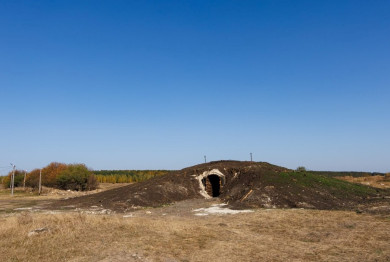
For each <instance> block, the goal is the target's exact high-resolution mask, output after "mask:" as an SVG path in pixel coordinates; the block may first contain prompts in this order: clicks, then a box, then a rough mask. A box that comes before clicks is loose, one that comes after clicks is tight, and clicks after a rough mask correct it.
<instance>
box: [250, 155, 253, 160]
mask: <svg viewBox="0 0 390 262" xmlns="http://www.w3.org/2000/svg"><path fill="white" fill-rule="evenodd" d="M250 154H251V162H253V160H252V153H250Z"/></svg>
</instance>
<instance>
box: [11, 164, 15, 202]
mask: <svg viewBox="0 0 390 262" xmlns="http://www.w3.org/2000/svg"><path fill="white" fill-rule="evenodd" d="M11 166H12V169H13V170H12V175H11V196H13V195H14V187H15V165H14V164H12V163H11Z"/></svg>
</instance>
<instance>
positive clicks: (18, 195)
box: [0, 183, 129, 213]
mask: <svg viewBox="0 0 390 262" xmlns="http://www.w3.org/2000/svg"><path fill="white" fill-rule="evenodd" d="M127 185H129V184H127V183H123V184H111V183H101V184H100V185H99V188H98V189H96V190H92V191H84V192H77V191H70V190H68V191H65V190H58V189H54V188H46V187H43V189H42V193H41V195H38V192H37V191H33V190H32V189H31V188H26V189H25V190H24V189H22V188H15V190H14V196H11V190H10V189H4V188H3V189H0V213H3V212H13V211H15V210H14V209H17V210H19V211H21V210H28V209H32V208H35V209H39V208H41V207H42V206H46V205H49V204H51V203H53V201H54V200H60V199H62V200H64V199H67V198H73V197H78V196H85V195H91V194H96V193H99V192H104V191H107V190H110V189H115V188H120V187H123V186H127Z"/></svg>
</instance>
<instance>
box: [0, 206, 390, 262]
mask: <svg viewBox="0 0 390 262" xmlns="http://www.w3.org/2000/svg"><path fill="white" fill-rule="evenodd" d="M220 225H224V226H220ZM389 227H390V221H389V220H385V219H382V218H380V217H375V216H370V215H358V214H355V213H353V212H345V211H318V210H297V209H290V210H277V209H275V210H263V209H260V210H257V211H256V212H254V213H249V214H240V215H228V216H209V217H195V216H184V217H182V216H164V217H160V216H158V217H157V216H153V215H152V216H140V217H137V216H136V217H131V218H123V217H122V216H120V215H86V214H82V213H59V214H37V213H32V214H29V213H19V214H15V215H13V216H1V217H0V252H1V254H4V255H3V257H2V261H69V260H73V261H100V260H104V259H105V260H104V261H115V260H118V259H119V260H120V259H122V260H121V261H126V258H129V259H128V260H130V258H131V257H132V256H134V255H135V254H137V256H140V257H141V256H142V257H144V258H145V257H146V258H148V259H149V260H151V261H166V260H169V259H175V260H177V261H206V260H212V261H268V260H272V261H286V260H297V261H303V260H304V261H308V260H309V261H314V260H316V261H340V260H351V261H387V260H389V259H390V249H389V248H388V243H389V242H390V232H389V230H388V228H389ZM37 228H48V231H45V232H43V233H39V234H36V235H33V236H31V237H28V236H27V235H28V233H29V232H30V231H31V230H34V229H37ZM286 243H288V244H286ZM140 260H141V261H142V259H140Z"/></svg>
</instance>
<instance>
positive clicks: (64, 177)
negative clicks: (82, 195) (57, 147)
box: [56, 164, 97, 191]
mask: <svg viewBox="0 0 390 262" xmlns="http://www.w3.org/2000/svg"><path fill="white" fill-rule="evenodd" d="M92 180H94V181H92ZM56 184H57V187H58V188H60V189H71V190H77V191H84V190H92V189H95V188H96V187H97V181H96V179H95V177H94V175H93V174H92V172H91V171H89V170H88V168H87V167H86V166H85V165H84V164H72V165H68V166H67V167H66V169H64V170H62V171H61V172H60V173H59V175H58V176H57V182H56Z"/></svg>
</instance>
